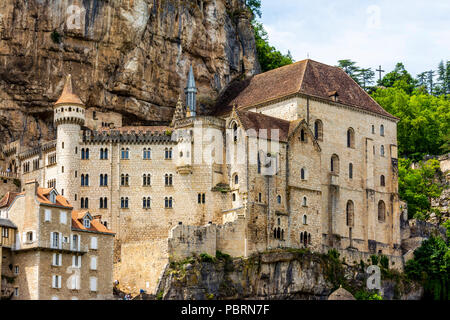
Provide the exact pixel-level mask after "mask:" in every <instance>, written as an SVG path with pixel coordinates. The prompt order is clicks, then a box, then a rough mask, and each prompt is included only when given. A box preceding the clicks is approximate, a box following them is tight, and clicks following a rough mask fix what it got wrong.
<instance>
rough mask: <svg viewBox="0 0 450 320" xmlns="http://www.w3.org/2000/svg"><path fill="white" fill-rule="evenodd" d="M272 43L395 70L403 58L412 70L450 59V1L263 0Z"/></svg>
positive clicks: (329, 59) (298, 54) (296, 52)
mask: <svg viewBox="0 0 450 320" xmlns="http://www.w3.org/2000/svg"><path fill="white" fill-rule="evenodd" d="M262 4H263V19H262V21H263V23H264V26H265V28H266V30H267V32H268V34H269V40H270V43H271V44H272V45H274V46H275V47H277V48H278V49H279V50H281V51H282V52H284V53H286V52H287V51H288V50H290V51H291V53H292V55H293V56H294V58H295V59H296V60H297V61H298V60H302V59H305V58H306V57H307V55H308V53H309V56H310V58H311V59H314V60H317V61H320V62H324V63H327V64H331V65H335V64H336V63H337V60H340V59H347V58H348V59H352V60H354V61H356V62H357V63H358V65H360V66H362V67H371V68H373V69H376V68H378V66H379V65H380V64H381V65H382V66H383V69H385V70H386V71H390V70H392V69H393V68H394V66H395V64H396V63H397V62H399V61H401V62H403V63H404V64H405V65H406V68H407V69H408V70H409V71H410V73H411V74H412V75H414V76H415V75H416V74H417V73H420V72H422V71H425V70H430V69H435V68H436V66H437V64H438V63H439V61H440V60H442V59H444V60H450V54H449V53H450V41H449V39H450V22H449V21H450V20H449V19H448V15H449V14H450V2H449V1H448V0H433V1H419V0H416V1H406V0H396V1H388V0H378V1H377V0H373V1H367V0H362V1H357V2H356V1H350V0H339V1H325V0H316V1H315V2H312V1H298V0H278V1H272V0H263V1H262Z"/></svg>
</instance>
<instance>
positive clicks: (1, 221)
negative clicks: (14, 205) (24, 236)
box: [0, 218, 17, 229]
mask: <svg viewBox="0 0 450 320" xmlns="http://www.w3.org/2000/svg"><path fill="white" fill-rule="evenodd" d="M0 227H7V228H11V229H17V227H16V225H15V224H14V223H13V222H12V221H11V220H9V219H3V218H0Z"/></svg>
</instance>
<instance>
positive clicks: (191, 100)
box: [184, 65, 197, 117]
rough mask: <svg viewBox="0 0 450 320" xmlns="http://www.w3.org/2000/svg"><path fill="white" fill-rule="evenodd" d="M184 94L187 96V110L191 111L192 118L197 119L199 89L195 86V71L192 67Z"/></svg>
mask: <svg viewBox="0 0 450 320" xmlns="http://www.w3.org/2000/svg"><path fill="white" fill-rule="evenodd" d="M184 93H185V94H186V109H188V110H189V111H190V112H189V113H190V116H191V117H195V116H196V112H197V110H196V109H197V87H196V86H195V79H194V70H193V69H192V65H191V67H190V69H189V76H188V81H187V86H186V89H184Z"/></svg>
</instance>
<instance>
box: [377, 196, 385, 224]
mask: <svg viewBox="0 0 450 320" xmlns="http://www.w3.org/2000/svg"><path fill="white" fill-rule="evenodd" d="M385 218H386V205H385V204H384V201H383V200H380V201H379V202H378V221H381V222H383V221H384V220H385Z"/></svg>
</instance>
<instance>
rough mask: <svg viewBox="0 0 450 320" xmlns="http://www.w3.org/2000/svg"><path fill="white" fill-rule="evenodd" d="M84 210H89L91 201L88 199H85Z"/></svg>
mask: <svg viewBox="0 0 450 320" xmlns="http://www.w3.org/2000/svg"><path fill="white" fill-rule="evenodd" d="M84 208H85V209H89V199H88V198H84Z"/></svg>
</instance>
